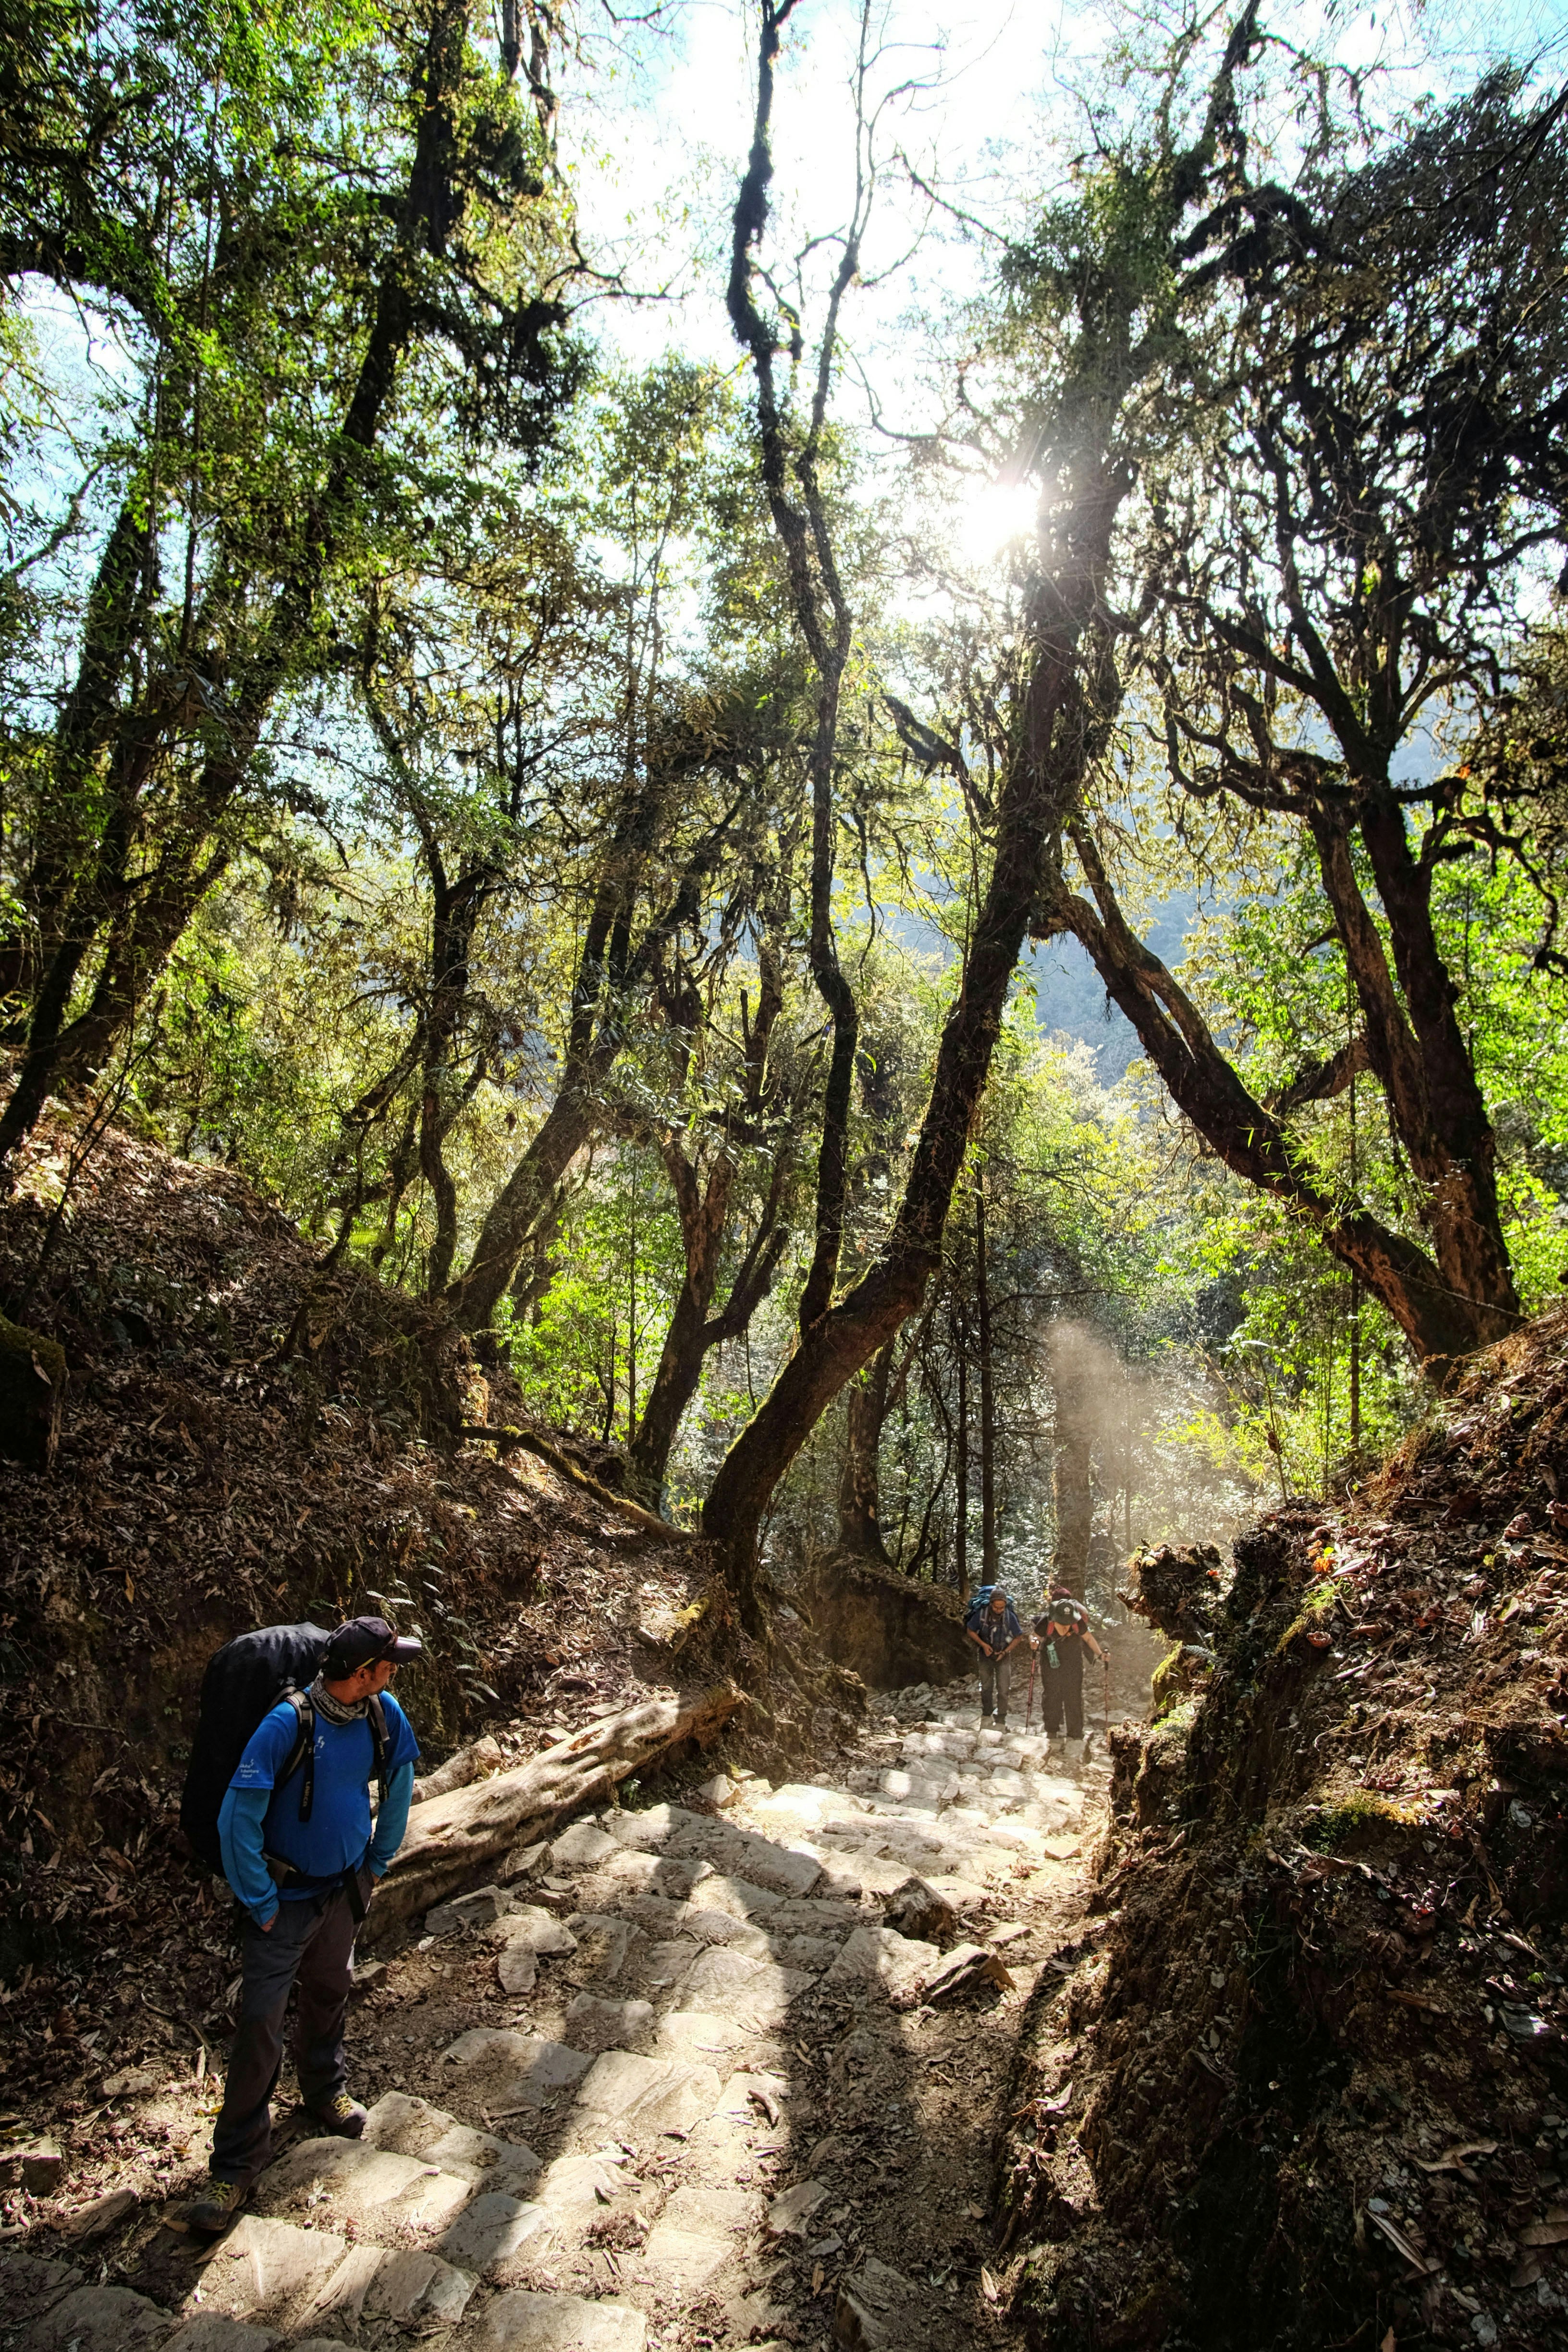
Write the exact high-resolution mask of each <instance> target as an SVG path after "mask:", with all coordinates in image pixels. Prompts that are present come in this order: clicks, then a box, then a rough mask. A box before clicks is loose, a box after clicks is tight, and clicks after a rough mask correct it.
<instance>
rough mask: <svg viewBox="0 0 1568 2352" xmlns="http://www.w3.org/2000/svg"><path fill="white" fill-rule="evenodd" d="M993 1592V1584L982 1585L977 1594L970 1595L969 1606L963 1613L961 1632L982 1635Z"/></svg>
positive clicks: (994, 1588)
mask: <svg viewBox="0 0 1568 2352" xmlns="http://www.w3.org/2000/svg"><path fill="white" fill-rule="evenodd" d="M995 1590H996V1587H995V1586H994V1584H983V1585H982V1586H981V1587H980V1590H979V1591H978V1592H972V1593H971V1594H970V1596H969V1605H968V1607H967V1608H966V1609H965V1611H964V1612H963V1630H964V1632H965V1633H979V1634H981V1635H982V1636H984V1633H985V1616H986V1612H987V1611H988V1610H989V1608H990V1606H991V1595H992V1594H993V1593H994V1591H995Z"/></svg>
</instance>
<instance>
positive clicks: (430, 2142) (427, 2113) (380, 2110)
mask: <svg viewBox="0 0 1568 2352" xmlns="http://www.w3.org/2000/svg"><path fill="white" fill-rule="evenodd" d="M361 2144H362V2146H363V2147H385V2148H390V2149H392V2151H393V2152H394V2154H395V2155H397V2156H417V2157H422V2158H424V2160H425V2162H426V2164H437V2165H439V2166H440V2168H441V2169H442V2171H443V2172H452V2173H456V2174H457V2176H458V2179H460V2180H466V2181H468V2183H469V2185H470V2186H471V2187H475V2188H477V2187H479V2186H480V2185H481V2184H482V2185H483V2186H484V2187H485V2188H486V2189H506V2190H507V2191H508V2193H509V2194H510V2195H515V2194H516V2190H515V2189H514V2188H513V2185H512V2184H513V2183H514V2182H515V2181H519V2180H523V2179H527V2178H528V2177H529V2175H531V2173H535V2172H537V2171H538V2169H539V2167H540V2164H541V2161H542V2159H541V2158H539V2157H537V2156H536V2155H535V2154H534V2152H533V2150H532V2148H531V2147H527V2146H525V2144H524V2143H523V2142H522V2141H521V2140H510V2139H498V2138H497V2137H495V2135H494V2134H493V2133H491V2132H483V2131H476V2130H475V2129H474V2127H473V2126H472V2125H471V2124H460V2123H459V2122H458V2118H457V2116H449V2115H448V2114H447V2110H446V2108H445V2107H437V2106H432V2105H431V2104H430V2102H429V2100H428V2099H416V2098H413V2097H411V2096H410V2095H409V2094H408V2093H407V2092H406V2091H387V2092H385V2093H384V2095H383V2096H382V2097H381V2098H379V2099H377V2101H376V2103H375V2105H374V2107H372V2108H371V2110H370V2112H369V2114H368V2115H367V2116H365V2119H364V2132H363V2137H362V2142H361Z"/></svg>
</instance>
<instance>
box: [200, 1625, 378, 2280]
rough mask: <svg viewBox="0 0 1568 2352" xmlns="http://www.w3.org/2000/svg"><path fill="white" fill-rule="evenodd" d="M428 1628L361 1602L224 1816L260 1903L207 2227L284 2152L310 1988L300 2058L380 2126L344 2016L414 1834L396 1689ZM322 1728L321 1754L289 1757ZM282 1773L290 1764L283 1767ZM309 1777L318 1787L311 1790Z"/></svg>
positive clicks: (250, 1909)
mask: <svg viewBox="0 0 1568 2352" xmlns="http://www.w3.org/2000/svg"><path fill="white" fill-rule="evenodd" d="M421 1647H422V1645H421V1643H418V1642H417V1641H415V1640H414V1639H412V1638H411V1637H409V1636H404V1637H402V1638H400V1637H399V1636H398V1635H396V1634H395V1633H394V1632H393V1630H392V1627H391V1626H390V1625H389V1624H387V1622H386V1621H385V1620H384V1618H381V1617H355V1618H353V1619H352V1620H351V1621H350V1622H349V1623H348V1624H346V1625H340V1626H339V1627H338V1630H337V1632H336V1633H334V1634H333V1635H332V1637H331V1641H330V1642H329V1643H328V1644H327V1647H326V1651H325V1654H324V1655H323V1657H322V1660H321V1672H320V1673H319V1674H318V1675H317V1676H316V1679H315V1681H314V1682H313V1683H312V1684H311V1685H310V1690H309V1691H308V1693H307V1694H306V1697H307V1699H308V1700H309V1713H308V1715H307V1716H306V1717H304V1719H303V1724H302V1723H301V1717H300V1714H299V1713H297V1712H296V1708H295V1706H294V1705H293V1703H292V1702H291V1701H289V1700H288V1699H284V1700H281V1701H280V1702H279V1705H278V1706H275V1707H274V1708H273V1709H272V1710H271V1712H270V1714H268V1715H266V1716H264V1717H262V1719H261V1721H260V1723H259V1724H258V1726H257V1727H256V1729H255V1731H254V1732H253V1733H252V1734H251V1737H250V1740H249V1744H248V1745H247V1748H246V1750H245V1753H244V1755H243V1756H242V1757H241V1758H240V1759H239V1763H238V1766H237V1769H236V1771H235V1775H234V1778H233V1780H231V1781H230V1782H229V1786H228V1793H227V1795H226V1797H225V1799H224V1801H223V1810H222V1811H221V1812H220V1813H219V1815H218V1838H219V1842H220V1843H221V1845H222V1848H223V1867H224V1875H225V1877H226V1879H227V1881H228V1883H229V1885H230V1886H231V1887H232V1888H233V1890H234V1893H235V1895H236V1897H237V1900H238V1902H239V1904H240V1906H241V1907H242V1909H243V1911H244V1914H245V1924H244V1929H243V1933H242V1937H241V1963H242V1987H241V1991H240V2002H239V2031H238V2032H237V2034H236V2036H235V2042H234V2049H233V2051H232V2053H231V2054H230V2057H229V2063H228V2074H227V2077H226V2082H225V2084H224V2097H223V2107H222V2110H221V2112H220V2113H219V2116H218V2119H217V2123H216V2126H215V2127H214V2131H213V2147H212V2156H211V2158H210V2160H209V2166H208V2168H209V2170H210V2172H211V2175H212V2179H211V2182H210V2185H209V2188H208V2190H207V2193H206V2195H205V2197H203V2198H202V2199H201V2200H199V2201H198V2202H197V2203H196V2204H195V2205H193V2206H191V2207H189V2208H188V2209H187V2210H186V2214H185V2221H186V2226H187V2227H188V2228H189V2229H191V2230H193V2231H196V2232H197V2233H198V2234H199V2235H201V2236H205V2237H216V2236H218V2235H219V2234H220V2233H221V2232H222V2231H225V2230H226V2229H227V2227H228V2225H229V2223H230V2222H231V2221H233V2219H234V2217H235V2215H236V2213H237V2211H238V2210H239V2208H240V2207H241V2205H243V2203H244V2202H245V2199H246V2196H247V2191H248V2189H249V2187H250V2184H251V2182H252V2181H253V2180H254V2179H255V2178H256V2176H257V2174H258V2172H260V2171H261V2170H262V2169H263V2168H264V2167H265V2166H266V2164H267V2162H268V2158H269V2156H270V2153H271V2131H272V2116H271V2099H272V2094H273V2091H274V2089H275V2088H276V2086H277V2082H278V2075H279V2068H280V2066H281V2064H282V2059H283V2015H284V2011H285V2010H286V2009H287V2008H288V2005H289V1990H290V1988H291V1987H297V1988H298V2000H297V2004H296V2018H295V2030H294V2064H295V2071H296V2073H297V2074H298V2076H299V2082H300V2096H301V2098H302V2099H303V2101H304V2103H305V2105H306V2106H307V2108H308V2109H309V2110H310V2114H311V2115H312V2116H314V2117H315V2118H316V2120H317V2122H318V2123H321V2124H323V2125H324V2126H326V2128H327V2130H328V2131H330V2132H336V2133H338V2134H340V2135H341V2136H342V2137H344V2138H348V2139H357V2138H358V2137H359V2136H360V2134H361V2132H362V2131H363V2129H364V2114H365V2111H364V2109H363V2107H362V2106H361V2105H359V2104H358V2102H357V2101H356V2100H354V2099H351V2098H350V2096H349V2095H348V2091H347V2089H346V2087H345V2076H346V2073H347V2068H346V2064H345V2061H344V2056H343V2016H344V2012H345V2011H346V2010H347V2008H348V1998H349V1988H350V1985H351V1984H352V1982H353V1944H354V1929H355V1927H356V1926H357V1924H358V1922H359V1921H360V1920H361V1919H363V1916H364V1908H365V1904H366V1902H367V1901H368V1899H369V1896H370V1893H371V1889H372V1887H373V1886H374V1882H375V1881H376V1879H378V1878H380V1877H382V1876H383V1875H384V1874H385V1872H386V1870H387V1868H388V1866H389V1865H390V1864H391V1861H392V1858H393V1855H394V1854H395V1853H396V1852H397V1849H398V1847H399V1846H400V1845H401V1844H402V1843H403V1833H404V1831H405V1829H406V1828H407V1826H408V1807H409V1801H410V1799H411V1796H412V1794H413V1789H414V1766H415V1762H416V1759H417V1757H418V1754H419V1747H418V1742H417V1741H416V1738H415V1737H414V1733H413V1730H412V1729H411V1727H410V1726H409V1722H408V1717H406V1716H405V1714H404V1712H403V1709H402V1708H401V1707H400V1706H398V1704H397V1701H396V1700H395V1698H394V1697H393V1696H391V1694H390V1692H389V1691H388V1690H387V1685H388V1684H389V1683H390V1682H391V1680H392V1677H393V1675H395V1672H396V1671H397V1668H398V1666H399V1665H400V1664H402V1663H403V1662H404V1660H405V1659H408V1658H416V1657H417V1656H418V1655H419V1654H420V1650H421ZM373 1700H375V1701H377V1702H378V1703H379V1706H380V1708H381V1712H382V1717H383V1720H384V1725H385V1732H386V1739H385V1752H384V1759H383V1770H384V1780H385V1791H386V1793H385V1796H384V1799H383V1801H382V1805H381V1810H380V1811H379V1812H378V1814H377V1815H376V1818H375V1821H374V1824H373V1822H372V1820H371V1811H370V1783H371V1780H372V1779H373V1777H374V1772H375V1764H376V1757H375V1739H374V1735H373V1732H372V1727H371V1702H372V1701H373ZM301 1728H303V1729H305V1730H306V1731H308V1733H309V1746H310V1758H309V1763H310V1770H309V1771H307V1769H306V1764H307V1759H305V1758H303V1757H302V1758H301V1759H300V1763H299V1764H298V1766H297V1767H296V1768H295V1769H293V1770H292V1771H289V1770H288V1769H287V1768H288V1765H289V1758H290V1757H291V1756H292V1755H293V1753H294V1752H295V1750H296V1748H298V1747H299V1745H300V1731H301ZM280 1776H282V1777H281V1778H280ZM307 1790H309V1793H308V1795H307Z"/></svg>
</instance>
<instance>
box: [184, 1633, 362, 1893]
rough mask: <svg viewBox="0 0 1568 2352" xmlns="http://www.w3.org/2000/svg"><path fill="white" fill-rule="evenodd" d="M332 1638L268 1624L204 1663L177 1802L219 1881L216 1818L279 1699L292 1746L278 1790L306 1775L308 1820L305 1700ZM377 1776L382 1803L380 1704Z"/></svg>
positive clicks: (310, 1743)
mask: <svg viewBox="0 0 1568 2352" xmlns="http://www.w3.org/2000/svg"><path fill="white" fill-rule="evenodd" d="M330 1640H331V1634H330V1633H326V1632H325V1631H323V1629H322V1628H321V1626H320V1625H263V1626H260V1627H259V1628H258V1630H257V1631H256V1632H255V1633H237V1634H236V1636H235V1638H234V1640H233V1641H232V1642H226V1643H224V1645H223V1647H222V1649H221V1650H217V1651H215V1652H214V1654H213V1655H212V1657H211V1658H209V1659H208V1661H207V1669H206V1672H205V1675H203V1676H202V1696H201V1704H200V1708H199V1711H198V1713H197V1717H196V1736H195V1738H194V1739H193V1740H192V1742H191V1760H190V1762H189V1764H188V1765H187V1766H186V1768H185V1787H184V1795H183V1796H182V1797H181V1799H180V1827H181V1828H182V1829H183V1830H184V1833H185V1836H186V1838H187V1840H188V1841H189V1843H190V1847H191V1851H192V1853H195V1856H196V1857H197V1859H198V1860H199V1861H201V1862H204V1863H205V1864H206V1866H207V1868H208V1869H209V1870H210V1871H212V1872H213V1873H214V1874H215V1875H216V1876H217V1877H219V1878H221V1877H222V1876H223V1848H222V1845H221V1843H219V1839H218V1833H217V1817H218V1815H219V1813H220V1812H221V1811H223V1801H224V1799H225V1797H226V1795H227V1793H228V1784H229V1782H230V1781H231V1780H233V1778H234V1776H235V1773H236V1772H237V1770H238V1769H239V1759H240V1758H241V1757H242V1756H243V1755H244V1753H245V1751H246V1748H247V1747H248V1746H249V1744H250V1738H251V1735H252V1733H253V1732H254V1731H255V1730H256V1728H257V1727H258V1725H259V1724H260V1723H261V1722H263V1721H264V1720H265V1718H266V1717H268V1715H270V1714H271V1712H272V1709H273V1708H274V1707H275V1706H277V1705H278V1704H279V1701H280V1700H282V1699H287V1700H288V1701H289V1706H291V1707H292V1708H293V1710H294V1718H295V1731H294V1744H293V1746H292V1748H290V1749H289V1756H288V1760H287V1761H286V1763H285V1764H284V1767H283V1769H282V1770H281V1771H280V1772H279V1775H278V1780H277V1786H278V1787H279V1788H281V1787H282V1785H283V1783H284V1781H285V1780H288V1779H289V1776H290V1775H291V1774H292V1773H294V1772H297V1771H299V1769H300V1765H301V1764H303V1766H304V1768H305V1769H304V1773H303V1775H302V1777H301V1780H300V1820H301V1821H302V1822H308V1821H309V1820H310V1808H311V1804H312V1802H313V1800H314V1797H315V1792H316V1770H315V1760H316V1738H315V1733H316V1716H315V1709H314V1708H313V1707H312V1706H311V1705H310V1698H309V1696H307V1694H308V1692H309V1690H310V1685H311V1683H313V1682H314V1680H315V1678H316V1674H317V1670H318V1669H319V1667H320V1665H321V1660H322V1659H323V1657H325V1655H326V1651H327V1643H328V1642H329V1641H330ZM368 1716H369V1722H370V1736H371V1745H372V1748H373V1751H374V1768H373V1769H374V1777H375V1779H376V1780H377V1782H378V1783H379V1785H380V1790H381V1795H382V1799H383V1801H385V1797H386V1758H387V1752H388V1745H389V1742H388V1734H387V1728H386V1713H385V1710H384V1707H383V1706H382V1704H381V1701H380V1700H379V1699H378V1698H373V1699H372V1700H371V1702H370V1707H369V1710H368Z"/></svg>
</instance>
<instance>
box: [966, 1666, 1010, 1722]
mask: <svg viewBox="0 0 1568 2352" xmlns="http://www.w3.org/2000/svg"><path fill="white" fill-rule="evenodd" d="M975 1664H976V1665H977V1666H978V1667H979V1669H980V1712H981V1714H982V1715H994V1716H995V1717H996V1718H997V1720H998V1722H1000V1721H1002V1720H1003V1719H1004V1718H1005V1716H1006V1713H1007V1693H1008V1691H1009V1690H1010V1689H1011V1688H1012V1685H1013V1661H1012V1659H1011V1658H988V1657H987V1656H986V1654H985V1653H984V1650H980V1651H978V1652H976V1654H975Z"/></svg>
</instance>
